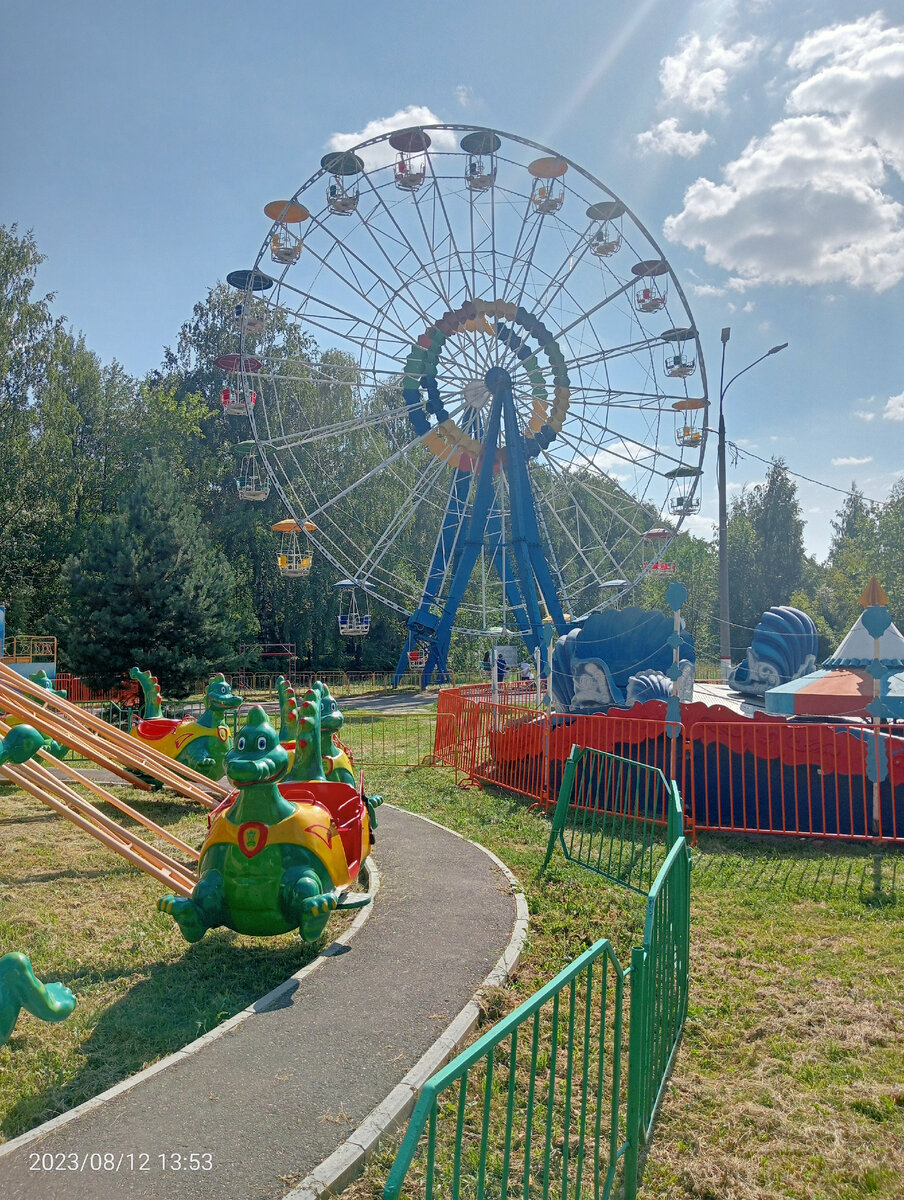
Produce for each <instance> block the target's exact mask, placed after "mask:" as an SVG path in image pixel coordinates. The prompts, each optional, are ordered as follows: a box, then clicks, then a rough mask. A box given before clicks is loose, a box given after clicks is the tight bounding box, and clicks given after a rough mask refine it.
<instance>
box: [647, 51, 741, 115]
mask: <svg viewBox="0 0 904 1200" xmlns="http://www.w3.org/2000/svg"><path fill="white" fill-rule="evenodd" d="M678 47H679V48H678V53H677V54H672V55H669V56H668V57H667V58H664V59H663V60H662V61H661V63H660V64H659V82H660V83H661V84H662V97H663V101H664V102H665V103H667V104H675V103H681V104H684V105H685V106H686V107H687V108H690V109H693V110H695V111H697V112H711V111H712V110H713V109H714V108H717V107H719V106H721V105H722V103H723V101H724V97H725V92H726V91H727V89H728V84H729V82H730V80H731V78H732V76H733V75H736V74H737V72H738V71H740V70H741V69H742V68H743V67H745V66H746V65H747V64H748V63H749V62H750V60H751V59H752V58H753V57H754V55H755V54H756V53H757V51H758V50H759V48H760V43H759V41H758V40H757V39H756V38H752V37H751V38H747V39H746V40H744V41H742V42H734V43H733V44H732V45H726V44H725V43H724V42H723V41H722V39H721V38H720V37H719V36H718V35H716V36H715V37H710V38H707V39H706V40H704V39H702V38H701V37H700V36H699V34H696V33H694V34H689V35H688V36H687V37H684V38H682V39H681V41H680V42H679V43H678Z"/></svg>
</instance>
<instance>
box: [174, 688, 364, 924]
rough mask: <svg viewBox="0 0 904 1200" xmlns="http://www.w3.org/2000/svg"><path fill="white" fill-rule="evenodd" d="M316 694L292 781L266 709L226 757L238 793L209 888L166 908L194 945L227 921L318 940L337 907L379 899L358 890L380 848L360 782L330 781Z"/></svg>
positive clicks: (205, 871) (211, 849)
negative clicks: (367, 862)
mask: <svg viewBox="0 0 904 1200" xmlns="http://www.w3.org/2000/svg"><path fill="white" fill-rule="evenodd" d="M309 697H310V698H306V699H305V701H304V702H303V703H302V706H301V715H300V717H295V718H293V723H294V725H295V729H294V732H295V733H296V739H295V759H294V762H293V764H292V772H291V777H287V775H288V772H289V753H288V751H287V750H286V748H285V747H284V746H282V745H281V744H280V740H279V735H278V733H277V732H276V730H275V729H274V728H273V726H272V725H271V724H270V722H269V721H268V719H267V715H266V713H265V712H264V710H263V709H262V708H258V707H254V708H252V709H251V711H250V712H249V713H248V716H247V718H246V721H245V724H244V725H243V726H242V728H241V729H240V730H239V733H238V736H237V738H236V744H235V747H234V748H233V749H232V750H230V751H229V753H228V754H227V755H226V758H225V766H226V775H227V777H228V779H229V780H230V781H231V782H232V783H234V784H235V785H236V788H237V789H238V790H237V795H236V796H235V797H231V798H230V800H229V801H227V802H226V804H227V805H228V807H222V806H221V809H220V810H219V811H218V812H217V813H215V814H214V817H213V823H212V825H211V828H210V833H209V834H208V836H207V839H206V841H205V842H204V845H203V846H202V848H201V858H200V862H199V864H198V869H199V873H200V876H201V879H200V882H199V883H198V884H197V886H196V887H195V889H194V891H193V892H192V895H191V896H190V897H181V896H165V897H163V898H162V899H161V900H160V901H158V904H157V907H158V908H159V909H161V910H162V911H163V912H168V913H170V915H171V916H172V917H173V918H174V920H175V921H176V922H177V924H178V925H179V928H180V929H181V931H182V934H183V936H184V937H185V939H186V940H187V941H189V942H195V941H198V939H199V938H201V937H203V935H204V933H205V931H206V930H208V929H212V928H215V927H217V926H221V925H225V926H227V927H228V928H230V929H234V930H236V931H237V932H238V933H248V934H254V935H258V936H270V935H273V934H278V933H287V932H289V931H290V930H292V929H298V930H299V932H300V934H301V937H302V938H303V940H304V941H315V940H316V939H317V938H318V937H319V936H320V934H321V933H322V932H323V929H324V927H325V926H326V923H327V921H328V920H329V916H330V913H331V912H332V911H333V910H334V909H335V908H337V907H341V908H360V907H361V906H363V905H365V904H367V903H369V900H370V897H369V896H367V895H360V894H357V895H355V894H350V893H349V891H348V889H349V888H350V886H351V885H352V883H353V882H354V881H355V880H356V879H357V877H358V874H359V871H360V868H361V864H362V862H363V861H364V859H365V858H366V857H367V854H368V853H369V850H370V840H371V839H370V823H369V818H368V810H367V806H366V804H365V803H364V802H363V799H362V797H361V795H360V794H359V793H358V792H357V791H355V789H354V788H353V787H352V786H351V785H349V784H345V783H329V782H327V781H326V780H325V779H324V773H323V767H322V764H321V761H320V738H321V726H320V704H319V697H316V696H314V695H313V694H312V693H309ZM287 699H288V698H287ZM288 707H289V706H288V704H287V709H288Z"/></svg>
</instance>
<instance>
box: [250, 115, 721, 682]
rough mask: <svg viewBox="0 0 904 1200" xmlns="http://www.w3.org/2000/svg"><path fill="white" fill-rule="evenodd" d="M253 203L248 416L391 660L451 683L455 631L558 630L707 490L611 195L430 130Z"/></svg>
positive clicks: (531, 638) (690, 385) (650, 287)
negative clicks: (393, 617)
mask: <svg viewBox="0 0 904 1200" xmlns="http://www.w3.org/2000/svg"><path fill="white" fill-rule="evenodd" d="M265 212H266V214H267V215H268V216H269V217H270V219H271V221H272V225H271V227H270V230H269V232H268V234H267V236H266V238H265V239H264V242H263V244H262V246H261V248H260V251H259V253H258V255H257V258H256V260H255V262H254V265H253V267H251V268H250V269H242V270H237V271H233V272H232V273H231V274H230V275H229V276H228V277H227V278H228V280H229V282H230V283H231V284H232V285H233V286H235V287H236V288H237V289H238V290H239V291H241V292H242V293H243V295H242V296H241V297H240V298H241V300H242V304H241V306H240V309H237V313H238V314H239V316H238V320H239V322H240V327H241V334H240V347H239V354H238V355H236V356H235V360H236V372H235V375H236V383H237V385H238V386H237V391H238V394H239V395H241V396H242V397H244V402H245V419H247V420H248V421H249V423H250V426H251V431H252V434H253V437H254V441H255V443H256V448H257V453H258V455H259V457H260V460H261V463H262V465H263V466H264V467H265V468H266V471H267V473H268V475H269V477H270V479H271V480H272V483H273V486H274V488H275V489H276V490H277V491H278V493H279V495H280V496H281V498H282V500H283V502H284V504H285V506H286V509H287V511H288V513H289V515H290V517H291V518H292V519H293V520H294V521H295V522H296V525H297V526H298V527H302V528H304V529H305V530H306V531H307V538H308V540H309V542H310V546H311V549H312V551H313V553H314V554H315V555H317V554H319V555H323V556H324V557H325V559H326V560H328V561H329V563H331V564H332V565H333V567H334V568H335V571H336V573H337V578H338V579H341V580H342V581H343V583H344V585H348V584H351V585H353V586H354V587H356V588H358V589H361V591H362V592H363V593H366V595H367V596H369V597H371V598H373V599H376V600H379V601H381V602H382V603H383V604H385V605H387V606H388V607H389V608H391V609H394V610H395V611H397V612H399V613H401V614H403V615H404V616H405V617H406V618H407V628H408V641H407V645H406V646H405V648H404V650H403V652H402V655H401V658H400V661H399V672H401V671H403V670H406V669H407V667H408V663H409V661H413V660H415V659H416V660H417V661H419V662H423V663H424V667H423V675H422V681H423V683H424V684H425V685H426V683H427V682H429V680H430V679H431V678H433V677H434V676H435V677H437V678H438V679H439V680H440V682H442V681H445V680H446V679H447V678H448V674H447V669H446V661H447V655H448V651H449V646H450V639H451V637H452V634H453V632H463V633H470V634H481V633H486V631H487V630H489V629H493V628H495V629H497V630H498V629H499V628H501V629H502V630H503V631H504V632H505V633H507V634H510V633H515V632H517V633H519V634H520V635H521V636H522V637H523V638H524V640H525V642H526V643H527V645H528V646H529V647H530V648H534V647H535V646H537V645H539V644H540V643H541V642H542V631H541V625H542V622H543V620H544V618H548V619H551V620H552V621H553V622H554V624H555V626H556V628H557V630H558V631H559V632H560V633H564V632H566V631H567V629H568V628H569V626H570V625H572V624H574V623H576V622H578V621H579V620H580V618H581V617H582V616H584V615H586V613H588V612H591V611H594V610H596V609H599V608H601V607H604V606H606V605H609V604H613V603H616V602H617V601H618V600H619V598H620V597H621V596H622V595H623V594H624V593H626V592H627V591H629V590H630V589H631V588H633V587H634V586H635V585H636V584H637V583H638V582H639V581H640V579H641V578H643V576H644V575H645V574H647V573H649V572H650V571H651V570H657V569H662V568H663V566H665V565H666V564H665V563H664V560H663V557H662V556H663V552H664V550H665V549H666V547H667V545H668V541H669V539H670V538H671V537H673V536H674V534H675V533H677V531H678V529H679V528H680V526H681V524H682V522H683V521H684V519H685V518H686V517H687V516H688V515H689V514H692V513H694V512H696V511H697V509H698V508H699V497H698V495H697V491H698V486H699V480H700V476H701V473H702V463H703V455H704V449H705V442H706V426H707V420H706V412H707V398H706V397H707V392H706V376H705V370H704V366H703V361H702V357H701V352H700V344H699V337H698V333H697V330H696V328H695V326H694V322H693V318H692V316H691V312H690V309H689V307H688V304H687V300H686V298H685V296H684V293H683V291H682V289H681V287H680V284H679V282H678V280H677V278H676V277H675V274H674V272H673V271H672V269H671V267H670V266H669V264H668V262H667V261H666V259H665V257H664V256H663V253H662V251H661V249H660V248H659V246H658V245H657V244H656V242H655V240H654V239H653V238H652V237H651V236H650V234H649V233H648V232H647V230H646V229H645V228H644V227H643V225H642V224H641V223H640V222H639V221H638V219H637V218H636V217H635V216H634V215H633V214H632V213H631V211H630V210H629V209H628V207H627V205H626V204H625V203H624V202H623V201H622V200H620V199H619V197H618V196H616V195H615V194H614V193H613V192H612V191H610V190H609V188H607V187H606V186H605V185H604V184H603V183H601V182H600V181H599V180H598V179H596V178H594V177H593V176H592V175H591V174H590V173H589V172H587V171H585V170H584V169H583V168H581V167H579V166H578V165H577V164H576V163H574V162H572V161H571V160H570V159H568V158H567V157H565V156H564V155H561V154H557V153H556V152H555V151H553V150H550V149H548V148H547V147H544V146H540V145H537V144H536V143H534V142H531V141H528V140H526V139H525V138H521V137H517V136H513V135H510V134H505V133H498V132H495V131H493V130H489V129H481V128H475V127H473V126H463V125H436V126H426V127H419V128H413V129H405V130H399V131H397V132H395V133H391V134H387V135H383V136H381V137H378V138H374V139H372V140H370V141H368V142H364V143H362V144H361V145H359V146H356V147H355V148H354V149H351V150H346V151H336V152H333V153H330V154H327V155H325V156H324V158H323V159H322V161H321V164H320V169H319V170H317V171H316V172H314V174H312V175H311V177H310V178H309V179H308V180H307V181H306V182H305V183H303V184H302V185H301V187H299V188H298V190H297V191H296V192H295V193H294V194H293V195H292V197H291V199H288V200H276V201H271V202H270V203H268V204H267V205H266V208H265ZM306 339H312V341H308V340H306ZM314 343H316V346H314ZM301 346H305V347H306V349H304V351H302V350H301V349H300V348H299V347H301ZM651 534H652V535H653V537H652V538H651V536H650V535H651ZM653 547H655V549H654V548H653Z"/></svg>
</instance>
